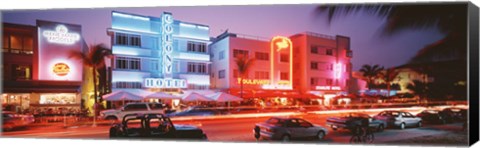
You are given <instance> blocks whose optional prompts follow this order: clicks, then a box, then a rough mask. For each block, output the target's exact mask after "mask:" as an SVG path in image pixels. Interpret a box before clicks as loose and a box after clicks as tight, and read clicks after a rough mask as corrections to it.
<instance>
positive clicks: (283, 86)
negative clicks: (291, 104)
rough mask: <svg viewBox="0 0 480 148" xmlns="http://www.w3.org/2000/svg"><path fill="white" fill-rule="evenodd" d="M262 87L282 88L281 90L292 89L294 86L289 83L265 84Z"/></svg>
mask: <svg viewBox="0 0 480 148" xmlns="http://www.w3.org/2000/svg"><path fill="white" fill-rule="evenodd" d="M262 89H281V90H291V89H292V86H289V85H263V86H262Z"/></svg>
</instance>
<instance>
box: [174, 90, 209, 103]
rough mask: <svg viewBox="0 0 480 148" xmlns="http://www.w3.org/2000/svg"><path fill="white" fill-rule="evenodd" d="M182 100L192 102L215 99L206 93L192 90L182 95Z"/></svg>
mask: <svg viewBox="0 0 480 148" xmlns="http://www.w3.org/2000/svg"><path fill="white" fill-rule="evenodd" d="M182 101H186V102H190V101H197V102H198V101H214V100H212V99H210V98H208V97H206V96H204V95H201V94H198V93H196V92H191V93H189V94H187V95H185V96H183V97H182Z"/></svg>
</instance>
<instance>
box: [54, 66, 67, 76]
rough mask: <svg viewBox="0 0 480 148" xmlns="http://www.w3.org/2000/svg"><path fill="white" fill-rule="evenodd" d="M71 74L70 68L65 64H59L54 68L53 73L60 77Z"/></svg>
mask: <svg viewBox="0 0 480 148" xmlns="http://www.w3.org/2000/svg"><path fill="white" fill-rule="evenodd" d="M69 72H70V67H69V66H68V65H67V64H65V63H57V64H55V65H54V66H53V73H55V74H56V75H58V76H66V75H67V74H68V73H69Z"/></svg>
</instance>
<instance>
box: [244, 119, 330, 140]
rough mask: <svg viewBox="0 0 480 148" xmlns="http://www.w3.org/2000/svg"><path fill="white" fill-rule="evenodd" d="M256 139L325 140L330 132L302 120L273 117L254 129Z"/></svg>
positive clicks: (258, 124)
mask: <svg viewBox="0 0 480 148" xmlns="http://www.w3.org/2000/svg"><path fill="white" fill-rule="evenodd" d="M253 133H254V136H255V138H257V139H259V138H262V139H271V140H282V141H284V142H287V141H290V140H291V139H303V138H315V139H319V140H321V139H323V138H324V137H325V135H326V134H327V133H328V130H327V129H326V128H324V127H322V126H319V125H314V124H312V123H310V122H308V121H306V120H304V119H301V118H282V117H272V118H270V119H268V120H267V121H265V122H262V123H257V124H256V125H255V128H254V129H253Z"/></svg>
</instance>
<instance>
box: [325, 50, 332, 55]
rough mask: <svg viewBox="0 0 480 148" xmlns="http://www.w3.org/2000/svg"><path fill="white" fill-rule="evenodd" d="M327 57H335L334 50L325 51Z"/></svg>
mask: <svg viewBox="0 0 480 148" xmlns="http://www.w3.org/2000/svg"><path fill="white" fill-rule="evenodd" d="M325 54H326V55H333V49H327V50H325Z"/></svg>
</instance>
